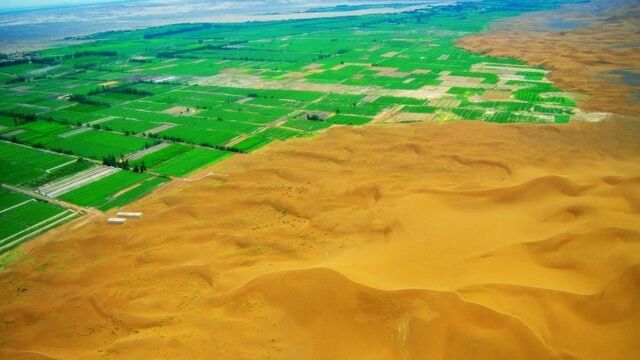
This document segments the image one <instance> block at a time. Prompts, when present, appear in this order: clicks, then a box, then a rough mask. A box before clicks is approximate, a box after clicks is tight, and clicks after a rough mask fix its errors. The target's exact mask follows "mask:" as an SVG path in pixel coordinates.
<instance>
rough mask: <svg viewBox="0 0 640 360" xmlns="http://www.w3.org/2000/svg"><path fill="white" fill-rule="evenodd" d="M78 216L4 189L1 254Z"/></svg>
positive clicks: (0, 196) (0, 215) (0, 198)
mask: <svg viewBox="0 0 640 360" xmlns="http://www.w3.org/2000/svg"><path fill="white" fill-rule="evenodd" d="M76 215H77V214H76V213H75V212H74V211H71V210H67V209H65V208H63V207H60V206H57V205H53V204H50V203H46V202H43V201H39V200H36V199H34V198H31V197H29V196H26V195H23V194H20V193H17V192H13V191H10V190H7V189H4V188H0V254H2V253H4V252H6V251H8V250H10V249H12V248H14V247H16V246H18V245H19V244H21V243H22V242H23V241H24V240H26V239H28V238H29V237H32V236H34V235H36V234H38V233H41V232H43V231H45V230H48V229H50V228H52V227H54V226H56V225H59V224H61V223H63V222H65V221H68V220H70V219H72V218H74V217H75V216H76Z"/></svg>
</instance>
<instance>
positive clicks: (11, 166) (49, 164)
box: [0, 141, 73, 185]
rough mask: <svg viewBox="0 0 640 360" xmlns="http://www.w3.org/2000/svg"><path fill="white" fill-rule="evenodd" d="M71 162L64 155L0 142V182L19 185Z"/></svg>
mask: <svg viewBox="0 0 640 360" xmlns="http://www.w3.org/2000/svg"><path fill="white" fill-rule="evenodd" d="M72 161H73V158H72V157H70V156H66V155H59V154H52V153H48V152H44V151H40V150H36V149H32V148H27V147H24V146H20V145H17V144H11V143H7V142H4V141H0V167H2V169H3V170H2V171H1V172H0V182H3V183H5V184H10V185H21V184H25V183H27V182H29V181H33V180H35V179H38V178H40V177H43V176H45V175H46V174H47V170H49V169H53V168H55V167H58V166H61V165H63V164H66V163H70V162H72Z"/></svg>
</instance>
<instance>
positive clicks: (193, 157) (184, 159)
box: [151, 148, 231, 176]
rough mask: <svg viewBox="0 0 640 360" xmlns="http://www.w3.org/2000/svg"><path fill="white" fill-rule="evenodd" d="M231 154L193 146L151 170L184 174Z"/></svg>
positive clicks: (175, 174)
mask: <svg viewBox="0 0 640 360" xmlns="http://www.w3.org/2000/svg"><path fill="white" fill-rule="evenodd" d="M229 156H231V153H229V152H225V151H219V150H214V149H201V148H192V149H190V150H188V151H186V152H183V153H181V154H178V155H176V156H174V157H173V158H171V159H169V160H167V161H165V162H163V163H161V164H159V165H157V166H155V167H152V168H151V170H152V171H154V172H157V173H158V174H161V175H166V176H184V175H188V174H190V173H192V172H194V171H196V170H199V169H201V168H203V167H205V166H208V165H212V164H213V163H215V162H218V161H220V160H222V159H226V158H227V157H229Z"/></svg>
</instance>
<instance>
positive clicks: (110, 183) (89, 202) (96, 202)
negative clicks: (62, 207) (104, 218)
mask: <svg viewBox="0 0 640 360" xmlns="http://www.w3.org/2000/svg"><path fill="white" fill-rule="evenodd" d="M150 177H151V175H149V174H141V173H134V172H131V171H119V172H117V173H115V174H113V175H109V176H107V177H104V178H102V179H100V180H97V181H94V182H92V183H90V184H88V185H85V186H82V187H80V188H78V189H75V190H72V191H71V192H68V193H66V194H63V195H61V196H60V199H62V200H64V201H67V202H70V203H73V204H77V205H80V206H86V207H94V208H100V207H103V206H107V204H109V203H110V202H111V201H113V200H114V196H115V195H116V194H118V193H119V192H121V191H123V190H126V189H127V188H130V187H133V186H134V185H135V184H137V183H140V182H142V181H144V180H146V179H148V178H150Z"/></svg>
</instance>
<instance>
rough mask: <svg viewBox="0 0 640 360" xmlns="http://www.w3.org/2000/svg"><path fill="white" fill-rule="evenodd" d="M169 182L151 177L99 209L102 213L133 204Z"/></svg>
mask: <svg viewBox="0 0 640 360" xmlns="http://www.w3.org/2000/svg"><path fill="white" fill-rule="evenodd" d="M168 181H169V180H168V179H165V178H161V177H153V178H150V179H148V180H145V181H144V182H142V183H140V184H139V185H137V186H136V187H134V188H132V189H130V190H128V191H126V192H124V193H122V194H119V195H118V196H117V197H115V198H112V199H110V200H109V201H108V202H107V203H105V204H103V205H101V206H100V207H99V209H100V210H102V211H107V210H110V209H113V208H117V207H122V206H125V205H127V204H129V203H131V202H134V201H136V200H138V199H140V198H142V197H144V196H145V195H147V194H149V193H151V192H152V191H153V190H155V189H156V188H158V187H159V186H161V185H163V184H165V183H167V182H168Z"/></svg>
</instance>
